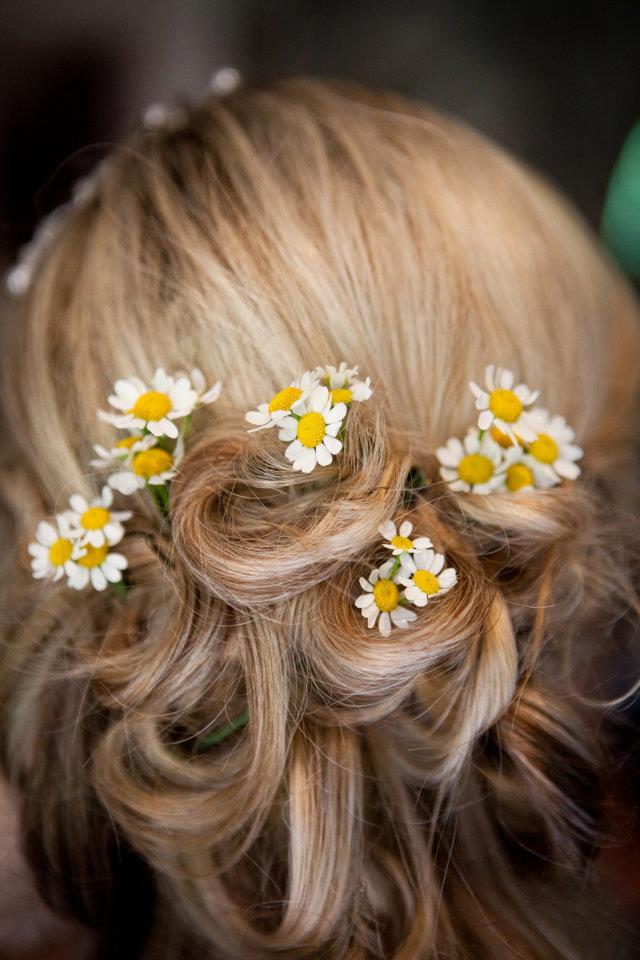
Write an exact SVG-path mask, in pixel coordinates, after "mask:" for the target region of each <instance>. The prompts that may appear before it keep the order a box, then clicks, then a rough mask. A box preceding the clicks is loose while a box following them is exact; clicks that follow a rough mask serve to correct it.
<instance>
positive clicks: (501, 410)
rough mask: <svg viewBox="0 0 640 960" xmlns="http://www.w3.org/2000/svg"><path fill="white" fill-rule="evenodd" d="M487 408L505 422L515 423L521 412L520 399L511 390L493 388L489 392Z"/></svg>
mask: <svg viewBox="0 0 640 960" xmlns="http://www.w3.org/2000/svg"><path fill="white" fill-rule="evenodd" d="M489 409H490V410H491V412H492V413H493V414H495V416H496V417H498V418H499V419H500V420H504V421H505V423H515V422H516V420H517V419H518V418H519V416H520V414H521V413H522V400H520V398H519V397H517V396H516V395H515V393H514V392H513V390H494V391H493V392H492V393H490V394H489Z"/></svg>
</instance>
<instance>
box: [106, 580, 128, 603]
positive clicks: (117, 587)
mask: <svg viewBox="0 0 640 960" xmlns="http://www.w3.org/2000/svg"><path fill="white" fill-rule="evenodd" d="M109 586H110V587H111V589H112V590H113V592H114V593H115V595H116V596H117V597H122V599H124V598H125V597H126V596H127V594H128V593H129V587H128V586H127V584H126V583H125V582H124V581H123V580H119V581H118V582H117V583H110V584H109Z"/></svg>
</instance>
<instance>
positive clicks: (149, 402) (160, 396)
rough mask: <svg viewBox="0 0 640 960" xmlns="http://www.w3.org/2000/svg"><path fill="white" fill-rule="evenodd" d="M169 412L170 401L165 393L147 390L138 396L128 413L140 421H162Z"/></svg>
mask: <svg viewBox="0 0 640 960" xmlns="http://www.w3.org/2000/svg"><path fill="white" fill-rule="evenodd" d="M169 410H171V400H170V399H169V397H168V396H167V395H166V393H160V391H159V390H147V392H146V393H141V394H140V396H139V397H138V399H137V400H136V402H135V403H134V405H133V407H132V408H131V411H130V412H131V413H133V414H134V415H135V416H136V417H139V418H140V420H162V418H163V417H166V415H167V414H168V413H169Z"/></svg>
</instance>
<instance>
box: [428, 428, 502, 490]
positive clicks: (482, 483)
mask: <svg viewBox="0 0 640 960" xmlns="http://www.w3.org/2000/svg"><path fill="white" fill-rule="evenodd" d="M436 457H437V458H438V461H439V462H440V464H441V467H440V476H441V477H442V478H443V480H446V481H447V482H448V483H449V486H450V487H451V489H452V490H454V491H456V493H479V494H488V493H492V492H493V491H494V490H498V489H499V488H500V487H502V486H504V482H505V477H504V471H505V465H504V462H503V456H502V448H501V447H500V446H499V445H498V444H497V443H496V442H495V440H493V439H492V437H491V436H490V434H488V433H486V434H485V435H484V436H483V437H482V440H481V439H480V435H479V433H478V431H477V430H476V428H475V427H470V428H469V432H468V433H467V435H466V437H465V438H464V440H463V441H462V442H461V441H460V440H458V438H457V437H451V439H449V440H447V443H446V446H444V447H438V449H437V450H436Z"/></svg>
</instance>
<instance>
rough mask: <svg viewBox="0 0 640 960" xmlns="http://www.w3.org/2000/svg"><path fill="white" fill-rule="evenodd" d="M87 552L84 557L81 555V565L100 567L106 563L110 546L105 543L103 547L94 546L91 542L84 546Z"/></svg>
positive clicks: (79, 561)
mask: <svg viewBox="0 0 640 960" xmlns="http://www.w3.org/2000/svg"><path fill="white" fill-rule="evenodd" d="M84 549H85V550H86V551H87V552H86V553H85V555H84V557H80V559H79V560H78V563H79V564H80V566H81V567H99V566H100V564H101V563H104V561H105V558H106V556H107V554H108V552H109V547H108V546H107V544H106V543H105V544H104V545H103V546H102V547H92V546H91V544H89V545H88V546H86V547H85V548H84Z"/></svg>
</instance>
